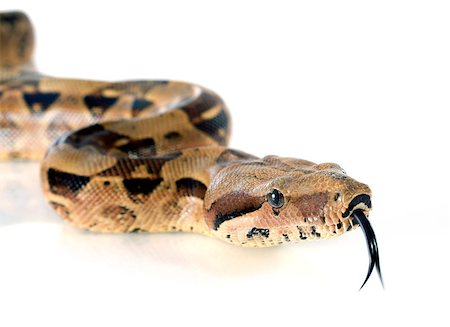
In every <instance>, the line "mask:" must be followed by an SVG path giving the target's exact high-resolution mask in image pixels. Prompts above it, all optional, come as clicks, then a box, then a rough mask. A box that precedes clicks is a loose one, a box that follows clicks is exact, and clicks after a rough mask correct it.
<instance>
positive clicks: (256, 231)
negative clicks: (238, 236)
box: [247, 227, 269, 238]
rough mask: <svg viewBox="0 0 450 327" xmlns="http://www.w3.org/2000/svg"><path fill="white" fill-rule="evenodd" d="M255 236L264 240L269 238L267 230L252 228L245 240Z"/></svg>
mask: <svg viewBox="0 0 450 327" xmlns="http://www.w3.org/2000/svg"><path fill="white" fill-rule="evenodd" d="M256 235H261V236H263V237H265V238H268V237H269V230H268V229H267V228H256V227H253V228H252V229H250V230H249V231H248V233H247V238H253V237H254V236H256Z"/></svg>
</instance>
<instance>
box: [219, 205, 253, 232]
mask: <svg viewBox="0 0 450 327" xmlns="http://www.w3.org/2000/svg"><path fill="white" fill-rule="evenodd" d="M259 208H261V207H249V208H244V209H241V210H239V211H233V212H230V213H226V214H222V213H219V214H217V216H216V219H215V220H214V230H218V229H219V227H220V225H221V224H222V223H223V222H225V221H227V220H231V219H234V218H236V217H239V216H242V215H245V214H247V213H250V212H253V211H255V210H258V209H259Z"/></svg>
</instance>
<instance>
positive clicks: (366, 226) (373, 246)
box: [352, 210, 384, 290]
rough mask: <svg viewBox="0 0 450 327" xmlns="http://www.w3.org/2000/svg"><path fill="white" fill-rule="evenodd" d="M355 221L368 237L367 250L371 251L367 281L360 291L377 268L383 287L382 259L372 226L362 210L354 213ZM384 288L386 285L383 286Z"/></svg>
mask: <svg viewBox="0 0 450 327" xmlns="http://www.w3.org/2000/svg"><path fill="white" fill-rule="evenodd" d="M352 216H353V218H354V219H356V220H357V221H358V223H359V225H360V226H361V228H362V230H363V232H364V235H365V236H366V241H367V249H368V250H369V260H370V261H369V270H368V272H367V276H366V279H365V280H364V283H363V284H362V286H361V288H360V290H361V289H362V288H363V287H364V285H365V284H366V282H367V280H368V279H369V277H370V275H371V274H372V271H373V268H374V267H377V272H378V276H379V277H380V281H381V285H383V278H382V277H381V269H380V258H379V256H378V245H377V239H376V238H375V232H374V231H373V229H372V226H371V225H370V222H369V220H368V219H367V217H366V215H365V214H364V212H363V211H362V210H355V211H353V213H352ZM383 287H384V285H383Z"/></svg>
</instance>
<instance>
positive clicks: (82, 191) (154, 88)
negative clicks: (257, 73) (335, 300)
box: [0, 12, 381, 285]
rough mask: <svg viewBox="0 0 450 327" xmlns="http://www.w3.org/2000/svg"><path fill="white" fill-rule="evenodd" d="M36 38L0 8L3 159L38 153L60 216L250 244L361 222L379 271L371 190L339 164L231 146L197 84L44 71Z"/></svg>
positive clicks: (116, 228)
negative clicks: (36, 55)
mask: <svg viewBox="0 0 450 327" xmlns="http://www.w3.org/2000/svg"><path fill="white" fill-rule="evenodd" d="M33 40H34V36H33V28H32V25H31V23H30V20H29V19H28V18H27V16H26V15H25V14H23V13H21V12H6V13H2V14H0V159H3V160H9V159H33V160H41V181H42V189H43V191H44V194H45V197H46V199H47V200H48V203H49V204H50V206H52V207H53V209H54V210H55V211H56V212H57V213H58V214H59V215H60V216H61V217H62V218H64V220H66V221H68V222H70V223H71V224H73V225H75V226H77V227H80V228H83V229H87V230H90V231H95V232H107V233H123V232H130V233H134V232H171V231H181V232H196V233H201V234H205V235H208V236H211V237H214V238H218V239H221V240H224V241H226V242H230V243H232V244H236V245H240V246H252V247H265V246H274V245H278V244H282V243H288V242H299V241H304V240H318V239H328V238H331V237H335V236H338V235H342V234H344V233H346V232H347V231H349V230H352V229H354V228H355V227H357V226H361V227H362V229H363V231H364V233H365V236H366V240H367V244H368V248H369V258H370V264H369V271H368V274H367V277H366V280H365V281H364V283H365V282H366V281H367V279H368V278H369V276H370V274H371V272H372V270H373V268H374V267H377V270H378V273H379V275H380V278H381V274H380V268H379V267H380V265H379V256H378V248H377V243H376V239H375V234H374V232H373V229H372V228H371V226H370V223H369V221H368V219H367V216H368V214H369V211H370V209H371V190H370V188H369V187H368V186H367V185H365V184H363V183H360V182H358V181H356V180H354V179H352V178H351V177H349V176H347V175H346V173H345V171H344V170H343V169H342V168H341V167H340V166H339V165H337V164H333V163H322V164H315V163H313V162H310V161H306V160H300V159H294V158H282V157H278V156H273V155H270V156H266V157H264V158H258V157H255V156H253V155H250V154H247V153H245V152H242V151H238V150H233V149H230V148H228V147H227V143H228V139H229V136H230V116H229V113H228V110H227V108H226V105H225V104H224V102H223V101H222V99H221V98H220V97H218V96H217V95H216V94H215V93H214V92H212V91H210V90H208V89H206V88H203V87H201V86H198V85H193V84H189V83H183V82H175V81H128V82H118V83H112V82H102V81H91V80H75V79H61V78H52V77H48V76H45V75H42V74H40V73H38V72H37V71H36V70H35V69H34V66H33V63H32V62H33V61H32V56H33V44H34V42H33ZM363 285H364V284H363Z"/></svg>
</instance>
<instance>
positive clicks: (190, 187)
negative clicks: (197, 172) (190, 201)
mask: <svg viewBox="0 0 450 327" xmlns="http://www.w3.org/2000/svg"><path fill="white" fill-rule="evenodd" d="M175 184H176V186H177V192H178V194H180V195H181V196H194V197H197V198H199V199H204V198H205V193H206V185H205V184H203V183H202V182H200V181H198V180H196V179H193V178H181V179H179V180H177V181H176V182H175Z"/></svg>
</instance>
